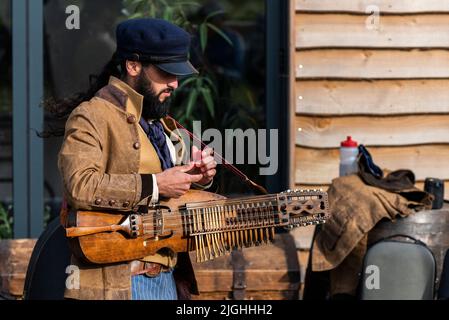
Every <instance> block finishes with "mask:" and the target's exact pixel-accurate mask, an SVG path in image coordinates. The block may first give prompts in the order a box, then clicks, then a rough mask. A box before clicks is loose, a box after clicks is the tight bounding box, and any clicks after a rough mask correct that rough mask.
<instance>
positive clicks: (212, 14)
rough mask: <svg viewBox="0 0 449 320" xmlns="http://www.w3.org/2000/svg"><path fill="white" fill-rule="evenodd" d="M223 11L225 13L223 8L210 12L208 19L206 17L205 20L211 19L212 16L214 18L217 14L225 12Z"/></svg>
mask: <svg viewBox="0 0 449 320" xmlns="http://www.w3.org/2000/svg"><path fill="white" fill-rule="evenodd" d="M223 13H224V11H223V10H217V11H214V12H212V13H210V14H209V15H208V16H207V17H206V19H204V21H209V20H210V19H211V18H213V17H215V16H217V15H219V14H223Z"/></svg>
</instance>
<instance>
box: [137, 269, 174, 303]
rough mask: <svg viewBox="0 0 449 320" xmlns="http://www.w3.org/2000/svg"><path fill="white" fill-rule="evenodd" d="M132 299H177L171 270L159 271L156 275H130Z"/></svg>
mask: <svg viewBox="0 0 449 320" xmlns="http://www.w3.org/2000/svg"><path fill="white" fill-rule="evenodd" d="M131 290H132V299H133V300H178V295H177V293H176V284H175V279H174V277H173V271H170V272H161V273H160V274H159V275H158V276H157V277H154V278H150V277H147V276H145V275H138V276H133V277H131Z"/></svg>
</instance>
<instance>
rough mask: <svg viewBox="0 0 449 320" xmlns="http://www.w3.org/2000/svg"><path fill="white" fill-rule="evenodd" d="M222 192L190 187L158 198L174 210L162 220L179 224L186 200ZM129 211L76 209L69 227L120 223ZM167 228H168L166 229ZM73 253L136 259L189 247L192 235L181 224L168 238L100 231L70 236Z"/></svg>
mask: <svg viewBox="0 0 449 320" xmlns="http://www.w3.org/2000/svg"><path fill="white" fill-rule="evenodd" d="M224 199H226V198H225V197H223V196H220V195H217V194H214V193H209V192H205V191H195V190H191V191H189V192H188V193H187V194H186V195H184V196H182V197H181V198H179V199H170V200H169V201H161V202H160V206H164V207H167V208H170V209H171V211H172V212H174V213H173V214H167V215H164V224H166V225H170V226H176V225H177V226H182V225H183V219H182V216H181V215H180V214H179V213H177V211H178V209H179V208H181V207H183V206H185V205H186V204H187V203H194V202H203V201H213V200H224ZM130 213H132V212H128V213H118V212H110V213H106V212H95V211H78V212H72V213H70V216H69V227H89V226H108V225H115V224H120V223H121V222H122V221H123V220H125V219H126V218H127V217H128V215H129V214H130ZM167 230H168V231H169V229H167ZM69 243H70V246H71V248H72V250H73V252H74V254H75V255H76V256H78V257H81V258H83V259H84V260H86V261H87V262H90V263H94V264H106V263H115V262H121V261H131V260H135V259H136V256H140V257H145V256H149V255H152V254H155V253H157V252H158V251H159V250H161V249H163V248H169V249H171V250H173V251H174V252H188V251H190V250H191V246H192V243H191V238H189V237H187V236H186V235H185V234H184V233H183V232H182V228H179V227H178V228H173V234H172V235H171V237H169V238H167V239H163V238H162V237H161V238H160V239H145V238H143V237H138V238H130V237H129V235H126V234H124V233H122V232H120V231H119V232H103V233H96V234H91V235H86V236H82V237H75V238H70V239H69Z"/></svg>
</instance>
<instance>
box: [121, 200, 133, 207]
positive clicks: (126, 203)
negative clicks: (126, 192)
mask: <svg viewBox="0 0 449 320" xmlns="http://www.w3.org/2000/svg"><path fill="white" fill-rule="evenodd" d="M130 204H131V203H130V202H129V201H125V202H123V208H128V207H129V205H130Z"/></svg>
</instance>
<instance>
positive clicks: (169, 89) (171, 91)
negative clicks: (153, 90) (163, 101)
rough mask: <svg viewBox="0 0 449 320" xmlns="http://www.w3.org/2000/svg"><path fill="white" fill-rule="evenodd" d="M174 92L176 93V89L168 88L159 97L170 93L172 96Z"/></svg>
mask: <svg viewBox="0 0 449 320" xmlns="http://www.w3.org/2000/svg"><path fill="white" fill-rule="evenodd" d="M174 91H175V89H173V88H167V89H164V90H162V91H161V92H159V94H158V96H160V95H161V94H164V93H170V94H171V93H173V92H174Z"/></svg>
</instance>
